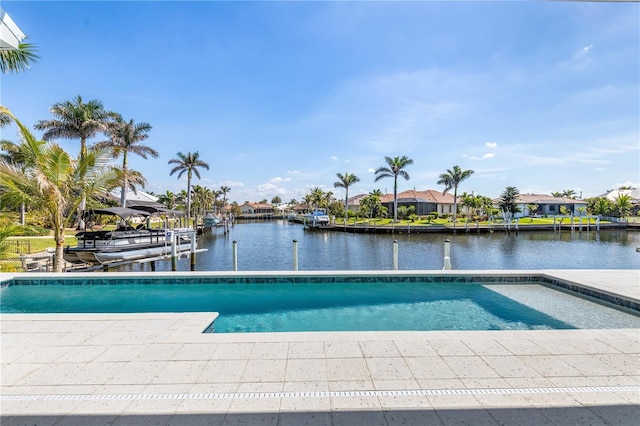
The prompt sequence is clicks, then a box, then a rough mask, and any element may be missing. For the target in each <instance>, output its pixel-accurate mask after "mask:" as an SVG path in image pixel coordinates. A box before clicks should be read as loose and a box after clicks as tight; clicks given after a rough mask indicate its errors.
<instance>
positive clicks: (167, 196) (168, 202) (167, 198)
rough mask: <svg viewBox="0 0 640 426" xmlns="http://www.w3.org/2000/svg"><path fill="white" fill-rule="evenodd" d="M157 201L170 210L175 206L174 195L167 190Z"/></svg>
mask: <svg viewBox="0 0 640 426" xmlns="http://www.w3.org/2000/svg"><path fill="white" fill-rule="evenodd" d="M158 201H159V202H160V203H162V204H164V205H165V206H167V208H168V209H170V210H172V209H173V208H174V207H175V205H176V194H174V193H173V192H171V191H169V190H167V191H166V192H165V193H164V194H160V195H159V196H158Z"/></svg>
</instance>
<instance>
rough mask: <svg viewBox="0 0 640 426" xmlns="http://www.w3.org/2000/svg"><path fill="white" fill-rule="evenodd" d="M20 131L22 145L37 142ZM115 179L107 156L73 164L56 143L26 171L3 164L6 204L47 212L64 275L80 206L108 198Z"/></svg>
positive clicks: (0, 175) (92, 154) (0, 174)
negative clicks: (68, 236)
mask: <svg viewBox="0 0 640 426" xmlns="http://www.w3.org/2000/svg"><path fill="white" fill-rule="evenodd" d="M16 122H17V120H16ZM19 128H20V133H21V137H22V139H23V141H33V140H35V138H34V136H33V135H32V134H31V132H29V130H28V129H27V128H25V127H24V126H21V125H19ZM30 143H31V142H30ZM36 145H41V144H36ZM113 179H114V176H113V172H112V169H110V168H109V167H108V155H106V154H105V153H100V152H98V151H94V150H91V151H88V152H87V154H86V155H85V156H84V158H83V159H82V160H74V159H73V158H72V157H71V156H70V155H69V154H67V153H66V152H65V151H64V150H63V149H62V148H61V147H60V146H59V145H58V144H55V143H49V144H47V145H41V149H38V150H37V152H36V153H35V156H34V158H33V163H32V164H31V165H30V166H29V167H27V168H26V169H25V170H23V169H21V168H20V167H16V165H15V164H11V163H9V162H7V161H6V160H5V159H1V160H0V188H1V191H2V197H3V203H5V204H6V205H7V206H18V205H20V204H21V203H23V202H25V200H26V201H27V202H28V203H29V204H30V205H32V206H34V207H35V208H37V209H39V210H40V211H42V212H44V213H45V214H46V215H47V217H48V219H49V221H50V222H51V224H52V227H53V232H54V240H55V242H56V255H55V258H54V271H56V272H62V269H63V266H64V259H63V247H64V238H65V235H64V230H65V228H66V227H67V226H68V224H69V222H70V221H71V219H72V217H73V215H74V213H75V211H76V209H77V207H78V205H79V204H80V203H81V202H82V200H83V199H86V197H98V196H103V195H106V193H107V192H108V190H109V189H111V188H112V187H111V186H110V185H109V183H110V182H112V181H113Z"/></svg>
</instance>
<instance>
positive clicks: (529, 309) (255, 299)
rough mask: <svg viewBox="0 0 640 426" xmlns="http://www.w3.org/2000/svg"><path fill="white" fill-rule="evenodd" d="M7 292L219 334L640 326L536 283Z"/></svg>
mask: <svg viewBox="0 0 640 426" xmlns="http://www.w3.org/2000/svg"><path fill="white" fill-rule="evenodd" d="M132 282H134V281H132ZM1 292H2V293H1V298H0V301H1V311H2V312H3V313H16V312H23V313H49V312H66V313H83V312H84V313H88V312H90V313H119V312H123V313H125V312H218V313H219V314H220V316H219V318H218V319H217V320H216V321H215V322H214V323H213V324H212V325H211V326H210V327H209V329H208V331H209V332H212V331H214V332H216V333H229V332H265V331H266V332H268V331H356V330H363V331H364V330H512V329H513V330H516V329H517V330H527V329H569V328H625V327H640V317H638V316H635V315H631V314H629V313H626V312H623V311H619V310H616V309H611V308H609V307H605V306H602V305H600V304H598V303H594V302H591V301H588V300H586V299H583V298H579V297H575V296H572V295H569V294H566V293H563V292H560V291H557V290H554V289H551V288H548V287H546V286H543V285H539V284H530V283H517V284H508V283H480V282H475V283H474V282H426V283H425V282H399V283H393V282H375V280H372V282H366V283H341V282H334V283H317V282H313V283H309V282H307V283H304V282H298V283H295V284H292V283H283V284H277V283H276V284H274V283H270V284H177V285H176V284H173V285H167V284H122V283H120V284H112V285H9V286H6V287H4V288H3V289H2V290H1Z"/></svg>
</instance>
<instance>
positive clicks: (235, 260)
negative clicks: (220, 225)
mask: <svg viewBox="0 0 640 426" xmlns="http://www.w3.org/2000/svg"><path fill="white" fill-rule="evenodd" d="M233 270H234V271H235V272H238V242H237V241H236V240H233Z"/></svg>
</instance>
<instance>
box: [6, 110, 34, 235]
mask: <svg viewBox="0 0 640 426" xmlns="http://www.w3.org/2000/svg"><path fill="white" fill-rule="evenodd" d="M0 117H3V118H4V119H3V120H1V121H2V123H3V126H4V125H6V124H8V123H10V122H11V121H13V122H15V123H16V125H17V126H18V129H19V135H20V139H21V142H20V143H19V144H16V143H14V142H11V141H7V140H1V141H0V149H1V150H2V151H4V152H5V153H4V154H0V158H2V159H4V161H5V162H7V163H10V164H13V165H15V166H16V167H18V168H19V169H20V170H22V173H25V172H26V170H27V169H28V168H29V167H33V165H34V164H35V160H36V158H37V156H38V154H39V153H40V152H41V151H42V148H43V146H44V144H45V142H43V141H39V140H37V139H36V138H35V137H33V135H32V134H31V132H30V131H29V129H27V128H26V127H24V125H23V124H22V123H21V122H20V121H19V120H17V119H16V118H15V117H14V116H13V114H12V113H11V112H10V111H9V110H8V109H7V108H6V107H4V106H2V105H0ZM25 210H26V205H25V203H24V202H22V203H21V204H20V224H21V225H22V226H24V225H25Z"/></svg>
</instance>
